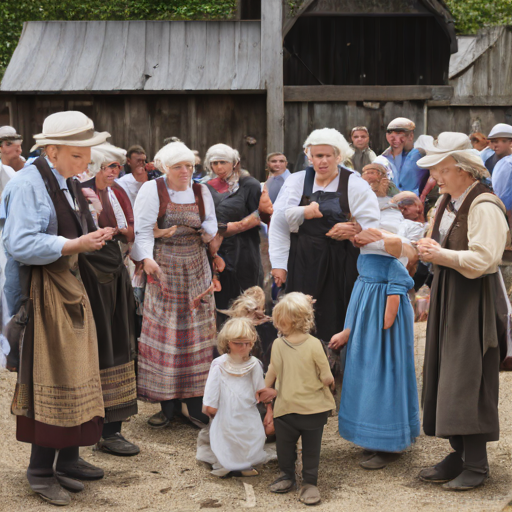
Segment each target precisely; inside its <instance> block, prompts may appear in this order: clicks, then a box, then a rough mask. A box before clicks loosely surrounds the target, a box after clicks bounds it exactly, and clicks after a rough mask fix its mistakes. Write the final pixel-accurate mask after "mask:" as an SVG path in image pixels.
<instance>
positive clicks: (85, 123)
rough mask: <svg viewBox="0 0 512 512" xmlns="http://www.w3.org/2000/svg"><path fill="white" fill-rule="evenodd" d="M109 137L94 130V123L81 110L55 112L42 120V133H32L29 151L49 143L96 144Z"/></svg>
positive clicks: (69, 144)
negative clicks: (32, 140)
mask: <svg viewBox="0 0 512 512" xmlns="http://www.w3.org/2000/svg"><path fill="white" fill-rule="evenodd" d="M109 137H110V133H108V132H95V131H94V123H93V122H92V120H91V119H89V118H88V117H87V116H86V115H85V114H83V113H82V112H78V111H74V110H69V111H67V112H57V113H55V114H51V115H50V116H48V117H47V118H46V119H45V120H44V123H43V133H38V134H37V135H34V139H35V141H36V143H35V145H34V146H33V147H32V149H31V150H30V151H35V150H36V149H37V148H42V147H44V146H48V145H50V144H55V145H56V146H75V147H84V148H86V147H92V146H98V145H99V144H103V143H104V142H105V141H106V140H107V139H108V138H109Z"/></svg>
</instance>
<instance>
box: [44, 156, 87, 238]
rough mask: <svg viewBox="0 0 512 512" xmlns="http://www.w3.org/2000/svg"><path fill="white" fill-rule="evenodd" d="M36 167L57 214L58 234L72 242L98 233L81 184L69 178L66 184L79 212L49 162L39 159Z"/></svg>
mask: <svg viewBox="0 0 512 512" xmlns="http://www.w3.org/2000/svg"><path fill="white" fill-rule="evenodd" d="M34 165H35V166H36V167H37V170H38V171H39V172H40V174H41V177H42V178H43V181H44V184H45V186H46V190H47V191H48V195H49V196H50V199H51V200H52V202H53V206H54V207H55V212H56V214H57V226H58V231H57V234H58V235H59V236H63V237H65V238H68V239H70V240H72V239H74V238H78V237H80V236H82V235H86V234H87V233H89V232H91V231H96V226H95V225H94V221H93V220H92V217H91V213H90V211H89V207H88V205H87V200H86V199H85V197H84V195H83V194H82V190H81V188H80V184H79V183H78V182H76V181H75V180H73V179H72V178H68V179H67V180H66V184H67V186H68V190H69V191H70V193H71V196H72V197H73V198H74V199H75V201H76V203H77V205H78V211H75V210H74V209H73V208H71V205H70V204H69V201H68V200H67V197H66V195H65V194H64V191H63V190H61V188H60V186H59V182H58V181H57V178H56V177H55V175H54V174H53V172H52V170H51V169H50V166H49V165H48V162H47V161H46V159H45V158H44V157H42V156H41V157H39V158H38V159H37V160H35V161H34Z"/></svg>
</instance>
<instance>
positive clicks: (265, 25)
mask: <svg viewBox="0 0 512 512" xmlns="http://www.w3.org/2000/svg"><path fill="white" fill-rule="evenodd" d="M282 10H283V6H282V0H262V2H261V74H262V82H263V84H264V86H265V89H266V91H267V153H270V152H273V151H284V96H283V41H282Z"/></svg>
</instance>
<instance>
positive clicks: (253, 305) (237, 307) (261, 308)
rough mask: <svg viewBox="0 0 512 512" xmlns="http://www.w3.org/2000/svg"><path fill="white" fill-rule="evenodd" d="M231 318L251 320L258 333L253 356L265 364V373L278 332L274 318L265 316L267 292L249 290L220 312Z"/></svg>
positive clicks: (253, 288)
mask: <svg viewBox="0 0 512 512" xmlns="http://www.w3.org/2000/svg"><path fill="white" fill-rule="evenodd" d="M219 311H220V312H221V313H223V314H225V315H226V316H228V317H229V318H249V320H251V321H252V324H253V325H254V327H255V328H256V332H257V333H258V341H257V342H256V344H255V346H254V348H253V350H252V355H253V356H255V357H257V358H258V359H259V360H260V361H261V362H262V363H263V371H264V372H266V371H267V368H268V365H269V363H270V350H271V348H272V343H273V342H274V340H275V339H276V336H277V331H276V328H275V327H274V324H273V323H272V318H271V317H269V316H267V315H266V314H265V292H264V291H263V289H262V288H260V287H259V286H251V287H250V288H247V290H245V291H244V292H243V293H242V294H241V295H240V296H239V297H238V298H237V299H235V301H234V302H233V303H232V304H231V306H230V308H229V309H225V310H219Z"/></svg>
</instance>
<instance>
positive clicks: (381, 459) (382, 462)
mask: <svg viewBox="0 0 512 512" xmlns="http://www.w3.org/2000/svg"><path fill="white" fill-rule="evenodd" d="M401 455H402V454H401V453H392V452H375V453H374V454H373V455H372V456H371V457H370V458H369V459H366V460H364V461H362V462H360V463H359V465H360V466H361V467H362V468H364V469H372V470H373V469H384V468H385V467H386V466H387V465H388V464H389V463H390V462H395V461H396V460H398V459H399V458H400V457H401Z"/></svg>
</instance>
